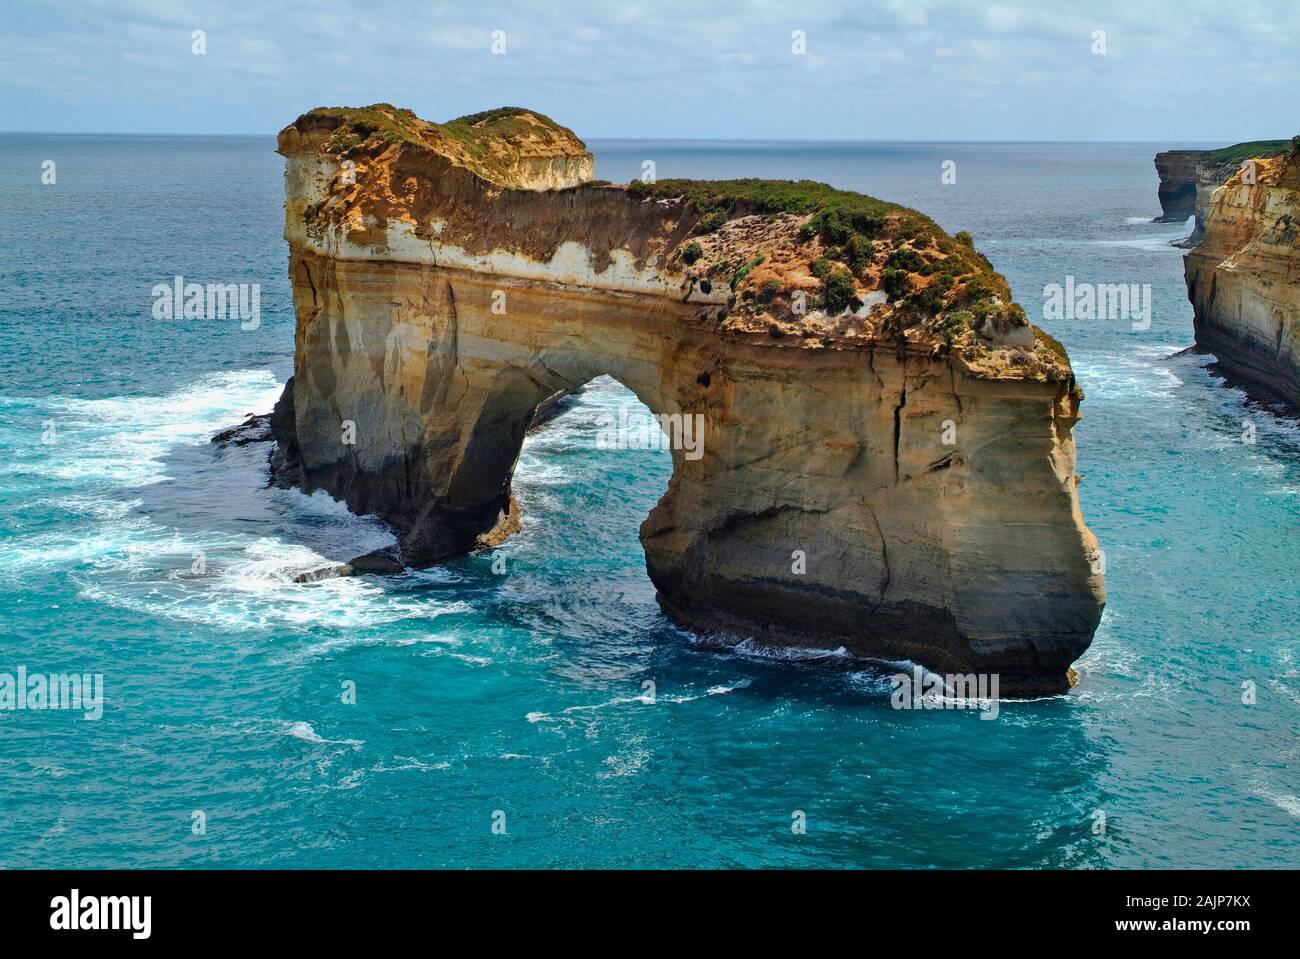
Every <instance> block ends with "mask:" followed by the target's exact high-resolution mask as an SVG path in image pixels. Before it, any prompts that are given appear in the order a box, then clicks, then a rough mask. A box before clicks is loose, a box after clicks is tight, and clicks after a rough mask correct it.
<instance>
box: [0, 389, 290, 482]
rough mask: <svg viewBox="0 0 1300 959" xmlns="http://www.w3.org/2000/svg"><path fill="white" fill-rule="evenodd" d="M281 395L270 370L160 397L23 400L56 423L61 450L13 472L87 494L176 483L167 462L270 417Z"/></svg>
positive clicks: (56, 446)
mask: <svg viewBox="0 0 1300 959" xmlns="http://www.w3.org/2000/svg"><path fill="white" fill-rule="evenodd" d="M282 389H283V384H282V383H280V382H279V381H277V380H276V378H275V376H274V375H273V374H272V373H271V371H270V370H237V371H234V372H227V373H213V374H210V375H208V376H204V377H202V378H201V379H199V380H198V382H196V383H195V384H194V385H193V386H188V387H185V388H183V389H180V390H176V391H175V392H172V393H167V394H164V395H161V396H113V397H107V398H104V399H82V398H79V397H67V396H52V397H45V398H39V399H29V400H23V402H28V403H32V404H35V405H36V406H37V407H39V408H40V413H39V415H40V416H41V420H40V422H41V423H42V424H44V422H45V420H49V421H51V422H52V423H53V425H54V430H55V442H53V443H51V444H48V445H44V446H41V447H40V450H41V454H42V455H41V456H40V457H39V458H31V457H26V458H23V459H22V460H20V461H18V462H16V463H14V464H12V465H10V466H9V467H8V469H7V471H8V472H17V471H19V470H21V471H22V472H25V473H36V474H37V475H43V476H49V477H52V478H56V479H61V480H65V481H71V482H75V483H78V484H79V485H83V486H87V487H96V486H104V485H110V486H145V485H148V484H150V483H159V482H162V481H163V480H166V479H168V478H169V477H168V475H167V472H166V470H165V468H164V464H163V463H162V462H161V459H162V457H163V456H164V455H165V454H166V453H167V452H168V450H170V449H172V448H174V447H177V446H183V445H201V444H203V443H207V442H208V441H209V440H210V439H211V438H212V434H213V433H215V432H216V431H217V430H220V429H222V428H223V427H227V426H232V425H234V424H236V423H238V422H240V421H241V420H243V419H244V418H245V416H247V414H249V413H265V412H267V411H269V410H270V409H271V407H272V406H273V405H274V404H275V401H276V400H277V399H278V398H279V396H280V393H281V390H282Z"/></svg>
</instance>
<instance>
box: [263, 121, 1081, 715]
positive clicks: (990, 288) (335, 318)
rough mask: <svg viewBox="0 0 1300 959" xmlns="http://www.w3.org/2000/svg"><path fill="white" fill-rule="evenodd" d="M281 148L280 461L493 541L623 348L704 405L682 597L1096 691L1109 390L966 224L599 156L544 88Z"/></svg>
mask: <svg viewBox="0 0 1300 959" xmlns="http://www.w3.org/2000/svg"><path fill="white" fill-rule="evenodd" d="M280 152H281V153H282V154H284V156H285V157H286V159H287V169H286V179H285V182H286V192H287V198H286V199H287V202H286V227H285V235H286V238H287V239H288V241H289V245H290V273H291V277H292V282H293V293H294V303H295V308H296V311H297V330H296V342H295V375H294V378H293V380H292V381H291V384H290V386H289V387H288V388H287V390H286V395H285V397H284V398H283V399H282V400H281V403H280V405H279V406H278V407H277V410H276V413H275V415H274V416H273V428H274V430H275V432H276V436H277V439H278V440H279V449H278V450H277V453H276V454H275V457H274V463H275V467H276V471H277V477H278V478H279V480H280V481H281V482H292V483H296V484H299V485H301V486H302V487H303V488H305V489H308V490H311V489H325V490H327V491H329V492H330V493H331V494H333V495H334V496H336V497H339V498H341V499H343V500H345V501H346V502H347V503H348V505H349V506H350V507H351V508H352V509H353V510H355V511H358V512H365V513H373V514H375V515H377V516H379V517H381V518H382V519H384V520H385V521H387V522H388V523H390V524H392V525H393V526H394V527H395V528H396V529H397V531H398V532H399V533H400V536H401V540H400V542H401V551H402V558H403V560H404V561H405V562H407V563H409V564H412V565H428V564H432V563H436V562H439V561H440V560H443V559H445V558H447V557H450V556H454V555H457V554H461V553H464V552H467V551H470V550H474V549H478V548H483V547H490V546H492V545H495V544H497V543H499V542H501V541H502V540H503V538H504V537H506V536H508V535H509V534H510V533H511V532H512V531H513V530H515V529H517V528H518V524H519V514H518V508H517V506H516V505H515V503H514V500H513V499H512V497H511V477H512V474H513V471H514V467H515V463H516V460H517V457H518V454H519V450H520V445H521V443H522V440H523V437H524V432H525V429H526V428H527V426H528V423H529V422H530V419H531V417H532V415H533V411H534V410H535V409H536V408H537V407H538V405H539V404H541V403H542V402H543V401H545V400H547V398H548V397H551V396H553V395H554V394H556V393H558V392H562V391H566V390H571V389H574V388H576V387H578V386H580V385H581V384H583V383H586V382H587V381H589V380H591V379H592V378H594V377H596V376H599V375H602V374H608V375H610V376H612V377H614V378H616V379H617V380H619V381H620V382H621V383H623V384H624V385H626V386H627V387H628V388H629V389H630V390H632V392H634V393H635V394H636V396H637V397H638V398H639V399H640V400H641V401H642V402H643V403H645V404H646V406H648V407H649V408H650V409H651V410H652V411H654V412H655V413H659V414H666V415H667V416H669V417H674V416H675V417H678V419H676V420H670V421H668V422H670V423H675V424H691V426H690V427H688V430H689V431H688V432H686V433H685V435H683V436H679V437H677V438H678V439H679V440H680V442H679V443H678V444H677V445H676V446H675V447H674V449H673V451H672V460H673V475H672V479H671V480H670V482H669V486H668V490H667V492H666V493H665V494H664V496H663V498H662V499H661V500H660V501H659V503H658V505H657V506H656V507H655V508H654V509H653V510H652V511H651V513H650V515H649V516H648V517H647V518H646V520H645V522H644V523H643V525H642V527H641V541H642V543H643V545H644V548H645V554H646V564H647V568H648V570H649V573H650V577H651V579H652V580H653V581H654V584H655V586H656V587H657V589H658V593H659V598H660V602H661V605H662V607H663V608H664V610H665V611H666V612H667V613H668V614H669V615H670V616H671V617H672V618H673V619H674V620H676V621H677V622H678V623H680V624H682V625H684V626H686V627H688V628H692V629H696V630H698V631H701V632H705V633H709V634H711V635H718V636H719V637H720V638H721V637H724V636H725V637H732V638H734V637H738V636H739V637H754V638H756V639H757V640H759V641H762V642H768V643H773V644H783V645H803V646H815V647H823V648H837V647H840V646H843V647H845V648H846V649H847V650H848V651H850V652H852V653H855V654H859V655H864V656H872V657H878V658H884V659H889V660H897V659H912V660H915V661H917V662H920V663H922V664H924V665H925V666H928V667H930V668H933V669H935V670H937V671H939V672H996V673H998V674H999V676H1000V681H1001V689H1002V691H1003V693H1004V694H1006V693H1011V694H1037V693H1043V692H1050V691H1059V690H1062V689H1065V688H1067V687H1068V684H1069V679H1068V676H1069V666H1070V663H1072V662H1073V661H1074V660H1075V659H1076V658H1077V657H1078V656H1079V655H1080V654H1081V653H1082V652H1083V651H1084V650H1085V649H1086V648H1087V646H1088V644H1089V642H1090V641H1091V638H1092V634H1093V631H1094V629H1095V627H1096V625H1097V622H1098V619H1099V616H1100V613H1101V608H1102V604H1103V601H1104V591H1103V585H1102V577H1101V573H1100V561H1099V560H1100V557H1099V552H1098V550H1097V546H1096V543H1095V541H1094V539H1093V537H1092V535H1091V534H1090V533H1089V531H1088V530H1087V528H1086V527H1085V526H1084V523H1083V520H1082V518H1081V516H1080V512H1079V502H1078V498H1077V494H1076V485H1077V478H1076V475H1075V470H1074V458H1075V453H1074V440H1073V438H1072V435H1071V430H1072V427H1073V426H1074V424H1075V422H1077V420H1078V417H1079V403H1080V400H1081V394H1080V391H1079V390H1078V387H1077V385H1076V384H1075V381H1074V378H1073V375H1072V373H1071V371H1070V367H1069V362H1068V359H1067V358H1066V357H1065V354H1064V351H1063V350H1061V348H1060V347H1059V345H1058V344H1056V343H1055V342H1054V341H1052V340H1051V339H1050V338H1049V337H1047V336H1046V335H1045V334H1043V333H1042V332H1041V331H1038V330H1036V329H1035V328H1034V327H1032V326H1029V325H1028V324H1027V323H1026V322H1025V319H1024V313H1023V311H1022V310H1020V309H1019V307H1017V306H1015V305H1014V303H1013V302H1012V300H1011V295H1010V291H1009V290H1008V289H1007V287H1006V284H1005V281H1004V280H1003V279H1002V277H1000V276H998V275H997V274H996V273H994V272H993V271H992V269H991V267H989V266H988V261H987V260H985V259H984V258H983V257H982V256H980V255H979V254H978V253H977V252H976V251H975V250H974V248H973V247H972V246H971V244H970V242H969V238H965V237H959V238H956V239H955V238H952V237H949V236H947V235H946V234H944V233H943V231H942V230H940V229H939V228H938V227H937V226H935V225H934V224H933V222H932V221H929V220H928V219H927V218H925V217H923V216H921V215H920V214H917V213H915V212H914V211H911V210H907V209H905V208H903V207H897V206H894V205H892V204H886V203H882V202H881V201H876V200H872V199H871V198H868V197H860V196H857V195H855V194H844V193H840V192H839V191H833V190H830V189H829V188H827V187H824V186H822V185H819V184H804V183H798V184H789V183H768V182H763V181H730V182H727V183H698V182H692V181H667V182H662V183H659V184H651V185H647V184H634V185H633V186H631V187H620V186H613V185H609V184H604V183H600V182H595V181H592V180H591V179H590V178H591V175H592V167H591V158H590V155H589V154H588V153H587V151H586V149H585V147H583V145H582V143H581V141H579V140H578V139H577V138H576V137H574V136H573V134H572V133H570V132H569V131H567V130H565V129H564V128H562V127H559V126H558V125H556V124H554V123H553V122H552V121H550V120H548V119H546V118H544V117H540V116H538V115H536V114H532V113H529V112H527V111H518V110H506V111H491V112H489V113H488V114H480V115H478V116H477V117H471V118H464V119H463V120H461V121H453V122H452V123H449V124H442V125H438V124H430V123H426V122H425V121H422V120H419V119H418V118H415V117H414V116H413V115H412V114H409V113H407V112H404V111H397V110H394V109H393V108H391V107H386V106H383V105H380V106H377V107H370V108H365V109H363V110H319V111H312V112H311V113H308V114H306V115H304V116H303V117H301V118H299V120H298V121H296V122H295V123H294V124H292V125H291V126H289V127H287V128H286V129H285V130H284V131H283V132H282V133H281V135H280ZM671 432H672V429H671V428H670V433H671ZM609 455H619V454H617V453H616V452H611V453H610V454H609ZM574 547H575V548H581V544H577V543H575V544H574Z"/></svg>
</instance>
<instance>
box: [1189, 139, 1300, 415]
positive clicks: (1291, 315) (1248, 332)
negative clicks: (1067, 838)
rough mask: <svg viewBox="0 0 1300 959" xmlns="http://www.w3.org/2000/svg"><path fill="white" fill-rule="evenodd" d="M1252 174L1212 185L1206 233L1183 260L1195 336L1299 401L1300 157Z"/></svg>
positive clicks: (1233, 369) (1259, 166) (1228, 366)
mask: <svg viewBox="0 0 1300 959" xmlns="http://www.w3.org/2000/svg"><path fill="white" fill-rule="evenodd" d="M1246 179H1247V181H1248V180H1249V179H1250V178H1246ZM1253 179H1254V180H1255V182H1254V183H1250V182H1243V177H1242V174H1241V173H1240V172H1238V173H1237V174H1236V175H1235V176H1233V177H1232V178H1231V179H1229V180H1228V182H1227V183H1226V184H1224V185H1223V186H1221V187H1219V188H1218V189H1216V190H1215V191H1214V193H1213V196H1212V199H1211V200H1210V204H1209V209H1208V212H1207V214H1206V229H1205V236H1204V237H1203V239H1202V240H1201V242H1200V243H1199V244H1198V245H1197V246H1196V247H1194V248H1193V249H1192V250H1191V251H1190V252H1189V253H1188V254H1187V256H1186V257H1185V258H1184V261H1183V262H1184V272H1185V274H1186V278H1187V296H1188V299H1190V300H1191V302H1192V307H1193V310H1194V317H1193V322H1194V325H1195V329H1196V342H1197V345H1199V346H1203V347H1205V348H1207V349H1209V350H1213V351H1214V353H1215V355H1216V356H1217V357H1218V359H1219V363H1220V365H1222V366H1223V367H1224V369H1225V370H1227V371H1228V372H1229V373H1232V374H1234V375H1235V376H1236V377H1238V378H1240V379H1242V380H1244V381H1246V383H1247V384H1248V385H1253V386H1257V387H1259V388H1261V389H1263V390H1264V391H1266V392H1268V393H1271V394H1272V395H1274V396H1276V397H1279V398H1281V399H1283V400H1286V401H1287V402H1289V403H1291V404H1292V405H1295V406H1300V252H1298V251H1297V245H1298V244H1300V155H1298V154H1297V153H1296V152H1294V151H1293V152H1291V153H1290V154H1289V155H1287V156H1281V157H1274V158H1272V159H1263V160H1257V161H1256V162H1255V169H1254V177H1253Z"/></svg>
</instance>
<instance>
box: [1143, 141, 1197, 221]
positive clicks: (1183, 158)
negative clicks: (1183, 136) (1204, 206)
mask: <svg viewBox="0 0 1300 959" xmlns="http://www.w3.org/2000/svg"><path fill="white" fill-rule="evenodd" d="M1205 152H1206V151H1205V150H1166V151H1165V152H1164V153H1157V154H1156V160H1155V163H1156V173H1158V174H1159V175H1160V186H1159V188H1158V189H1157V191H1156V195H1157V197H1159V199H1160V216H1158V217H1156V218H1155V220H1153V221H1152V222H1154V223H1181V222H1182V221H1183V220H1186V219H1187V218H1188V217H1189V216H1191V215H1192V213H1193V212H1195V210H1196V181H1197V170H1196V167H1197V160H1198V159H1199V158H1200V157H1201V156H1202V155H1203V154H1204V153H1205Z"/></svg>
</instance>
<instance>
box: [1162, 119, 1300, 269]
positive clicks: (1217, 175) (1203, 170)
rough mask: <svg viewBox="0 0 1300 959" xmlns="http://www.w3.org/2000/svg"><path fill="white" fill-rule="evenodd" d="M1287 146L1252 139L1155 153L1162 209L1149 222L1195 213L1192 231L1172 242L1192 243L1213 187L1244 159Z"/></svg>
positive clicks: (1175, 219)
mask: <svg viewBox="0 0 1300 959" xmlns="http://www.w3.org/2000/svg"><path fill="white" fill-rule="evenodd" d="M1287 146H1288V141H1286V140H1253V141H1251V142H1249V143H1238V144H1236V145H1234V146H1230V147H1224V148H1222V149H1220V150H1166V151H1165V152H1163V153H1157V154H1156V157H1155V164H1156V173H1158V174H1159V176H1160V186H1159V187H1158V188H1157V191H1156V195H1157V198H1158V199H1159V200H1160V211H1161V212H1160V216H1158V217H1156V218H1155V220H1153V221H1152V222H1154V223H1181V222H1182V221H1183V220H1186V219H1187V218H1188V217H1189V216H1192V215H1193V214H1195V216H1196V223H1195V225H1194V227H1193V229H1192V233H1191V235H1190V236H1189V237H1187V239H1186V240H1182V241H1180V242H1179V243H1177V244H1175V245H1177V246H1181V247H1192V246H1195V245H1196V244H1197V243H1198V242H1200V239H1201V235H1202V234H1203V233H1204V231H1205V210H1206V208H1207V207H1208V206H1209V202H1210V195H1211V194H1212V193H1213V192H1214V190H1215V189H1216V188H1217V187H1219V186H1221V185H1222V184H1223V183H1224V182H1225V181H1226V180H1227V179H1228V177H1230V176H1232V175H1233V174H1234V173H1236V172H1237V170H1238V169H1240V168H1241V164H1242V163H1244V162H1245V161H1246V160H1248V159H1252V158H1255V157H1270V156H1278V155H1279V154H1281V153H1284V152H1286V149H1287Z"/></svg>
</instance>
